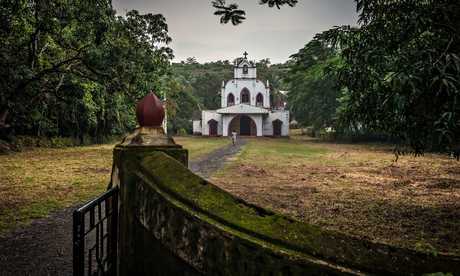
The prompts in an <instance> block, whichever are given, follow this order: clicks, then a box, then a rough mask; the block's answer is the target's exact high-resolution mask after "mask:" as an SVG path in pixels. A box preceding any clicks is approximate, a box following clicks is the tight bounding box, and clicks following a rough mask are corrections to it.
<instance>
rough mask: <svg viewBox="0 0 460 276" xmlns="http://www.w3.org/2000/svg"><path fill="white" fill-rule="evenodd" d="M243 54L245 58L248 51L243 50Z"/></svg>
mask: <svg viewBox="0 0 460 276" xmlns="http://www.w3.org/2000/svg"><path fill="white" fill-rule="evenodd" d="M243 55H244V58H245V59H246V56H247V55H248V53H247V52H246V51H244V53H243Z"/></svg>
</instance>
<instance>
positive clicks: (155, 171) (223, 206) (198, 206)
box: [119, 151, 459, 275]
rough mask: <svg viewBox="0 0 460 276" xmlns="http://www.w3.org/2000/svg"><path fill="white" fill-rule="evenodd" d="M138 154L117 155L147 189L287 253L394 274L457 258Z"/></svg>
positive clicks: (442, 265) (441, 266) (437, 267)
mask: <svg viewBox="0 0 460 276" xmlns="http://www.w3.org/2000/svg"><path fill="white" fill-rule="evenodd" d="M138 154H139V152H129V151H125V152H123V154H122V155H120V157H121V156H122V157H121V159H120V160H119V161H122V160H123V159H124V162H125V164H126V162H128V163H129V165H127V166H126V167H125V168H124V170H126V171H130V176H129V177H130V178H131V177H140V178H141V179H142V180H143V181H145V182H146V183H149V185H150V186H151V188H152V189H158V190H159V192H160V193H161V194H163V195H167V196H168V197H169V198H170V200H171V201H173V202H175V205H176V206H177V207H179V208H182V210H184V211H186V212H190V213H193V214H195V216H198V217H200V218H201V219H203V220H206V221H207V222H209V223H211V224H213V225H215V226H216V227H218V228H220V229H226V231H228V232H230V233H233V234H234V235H235V236H241V237H246V238H249V239H252V240H254V241H257V243H259V244H260V245H261V246H268V247H272V248H276V249H277V250H282V251H284V252H290V254H292V257H295V256H297V257H299V256H304V257H305V256H312V257H314V258H320V259H323V260H325V261H327V262H332V263H336V264H338V265H341V266H344V267H348V268H350V269H355V270H357V271H358V270H359V271H365V272H367V273H375V274H381V273H387V272H390V273H393V274H396V275H410V274H418V273H427V272H436V271H449V269H450V268H451V267H452V266H454V265H458V264H459V261H458V260H455V259H453V258H449V257H442V258H441V257H440V256H438V258H433V257H431V256H427V255H423V254H419V253H417V252H413V251H410V250H406V249H399V248H392V247H390V246H387V245H382V244H375V243H372V242H370V241H368V240H365V239H358V238H354V237H350V236H346V235H342V234H339V233H337V232H333V231H328V230H324V229H321V228H319V227H315V226H312V225H309V224H306V223H303V222H300V221H297V220H295V219H292V218H288V217H285V216H283V215H281V214H278V213H275V212H271V211H268V210H265V209H263V208H261V207H258V206H255V205H252V204H248V203H246V202H245V201H243V200H242V199H240V198H238V197H236V196H234V195H232V194H230V193H228V192H226V191H224V190H222V189H220V188H218V187H217V186H215V185H213V184H212V183H209V182H207V181H206V180H204V179H202V178H201V177H199V176H198V175H195V174H194V173H192V172H191V171H190V170H188V168H187V167H186V166H183V165H182V164H180V163H178V162H176V161H175V160H174V159H173V158H171V157H169V156H168V155H166V154H165V153H163V152H161V151H155V152H148V154H141V155H138ZM128 182H130V183H134V182H135V181H134V180H133V179H131V180H129V181H128Z"/></svg>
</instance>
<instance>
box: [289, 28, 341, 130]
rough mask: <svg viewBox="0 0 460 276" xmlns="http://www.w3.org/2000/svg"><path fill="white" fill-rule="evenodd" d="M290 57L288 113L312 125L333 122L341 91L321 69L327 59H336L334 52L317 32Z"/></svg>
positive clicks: (331, 123)
mask: <svg viewBox="0 0 460 276" xmlns="http://www.w3.org/2000/svg"><path fill="white" fill-rule="evenodd" d="M291 59H292V61H293V64H292V65H291V66H292V67H291V70H290V71H289V72H288V73H287V75H286V77H285V79H286V81H287V82H288V84H289V93H288V95H289V102H290V105H291V111H292V116H293V117H294V118H295V119H296V120H297V121H298V122H299V123H301V124H303V125H308V126H310V125H311V126H313V127H314V128H315V129H320V128H323V127H330V126H334V125H335V120H334V118H335V117H334V116H335V113H336V109H337V108H338V106H339V104H340V103H339V102H338V100H337V99H338V98H339V97H340V96H341V94H340V93H337V92H336V91H334V89H333V87H332V81H331V80H330V79H329V78H328V77H327V76H326V74H325V73H324V70H325V68H326V67H327V66H328V65H330V64H331V63H334V64H335V63H338V61H339V58H338V53H337V52H336V51H334V49H333V48H331V47H330V46H329V45H328V43H327V42H326V41H325V40H324V39H323V38H322V36H321V35H317V36H315V38H314V39H313V40H312V41H310V42H309V43H308V44H307V45H305V47H304V48H302V49H300V51H299V52H298V53H297V54H294V55H292V56H291Z"/></svg>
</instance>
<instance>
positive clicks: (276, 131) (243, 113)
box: [193, 52, 289, 137]
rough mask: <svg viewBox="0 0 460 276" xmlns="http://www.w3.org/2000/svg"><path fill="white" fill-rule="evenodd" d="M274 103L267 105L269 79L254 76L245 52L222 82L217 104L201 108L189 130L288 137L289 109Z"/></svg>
mask: <svg viewBox="0 0 460 276" xmlns="http://www.w3.org/2000/svg"><path fill="white" fill-rule="evenodd" d="M276 105H277V106H276V107H273V108H272V107H271V106H270V89H269V83H268V81H267V83H266V84H265V83H263V82H262V81H261V80H259V79H258V78H257V68H256V67H255V65H254V64H252V63H251V62H249V61H248V59H247V53H246V52H245V53H244V58H243V60H242V61H241V62H240V63H239V64H238V65H237V66H236V67H234V77H233V79H231V80H229V81H228V82H227V83H224V82H222V87H221V108H220V109H218V110H202V111H201V118H200V117H199V115H198V116H195V117H194V119H193V132H194V134H197V135H200V134H201V135H202V136H205V137H209V136H211V137H212V136H229V135H230V133H231V132H232V131H233V130H235V131H236V133H237V134H238V136H239V137H241V136H243V137H244V136H247V137H288V136H289V111H287V110H284V103H283V102H278V104H276Z"/></svg>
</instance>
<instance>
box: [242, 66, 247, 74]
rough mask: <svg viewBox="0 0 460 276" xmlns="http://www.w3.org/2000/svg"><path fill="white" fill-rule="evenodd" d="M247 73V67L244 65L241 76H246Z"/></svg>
mask: <svg viewBox="0 0 460 276" xmlns="http://www.w3.org/2000/svg"><path fill="white" fill-rule="evenodd" d="M247 73H248V66H247V65H246V64H245V65H243V74H245V75H246V74H247Z"/></svg>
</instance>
